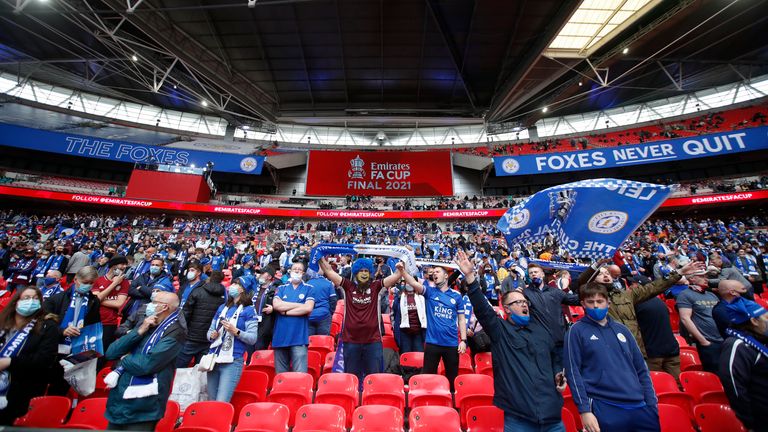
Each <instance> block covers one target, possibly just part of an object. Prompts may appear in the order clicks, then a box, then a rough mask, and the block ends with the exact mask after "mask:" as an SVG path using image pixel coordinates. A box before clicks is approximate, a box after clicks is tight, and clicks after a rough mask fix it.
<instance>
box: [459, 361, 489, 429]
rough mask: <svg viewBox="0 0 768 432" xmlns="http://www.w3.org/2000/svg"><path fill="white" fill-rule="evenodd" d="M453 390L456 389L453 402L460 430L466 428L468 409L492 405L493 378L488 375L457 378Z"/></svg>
mask: <svg viewBox="0 0 768 432" xmlns="http://www.w3.org/2000/svg"><path fill="white" fill-rule="evenodd" d="M453 388H454V389H456V397H455V402H456V408H458V409H459V416H460V417H461V427H462V428H466V427H467V411H468V410H469V409H470V408H472V407H476V406H486V405H493V378H491V377H490V376H488V375H480V374H471V375H460V376H457V377H456V379H455V380H454V382H453Z"/></svg>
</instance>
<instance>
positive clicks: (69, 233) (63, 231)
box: [56, 227, 80, 240]
mask: <svg viewBox="0 0 768 432" xmlns="http://www.w3.org/2000/svg"><path fill="white" fill-rule="evenodd" d="M78 234H80V230H79V229H76V228H67V227H59V230H58V231H57V232H56V238H58V239H63V240H69V239H71V238H73V237H75V236H76V235H78Z"/></svg>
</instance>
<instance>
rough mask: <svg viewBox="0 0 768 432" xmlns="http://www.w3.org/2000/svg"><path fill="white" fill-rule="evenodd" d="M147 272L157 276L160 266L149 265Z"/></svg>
mask: <svg viewBox="0 0 768 432" xmlns="http://www.w3.org/2000/svg"><path fill="white" fill-rule="evenodd" d="M149 274H151V275H152V276H157V275H159V274H160V266H150V267H149Z"/></svg>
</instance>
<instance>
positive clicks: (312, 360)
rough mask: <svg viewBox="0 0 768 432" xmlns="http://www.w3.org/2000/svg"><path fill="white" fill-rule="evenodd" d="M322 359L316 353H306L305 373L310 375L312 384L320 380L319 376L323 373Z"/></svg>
mask: <svg viewBox="0 0 768 432" xmlns="http://www.w3.org/2000/svg"><path fill="white" fill-rule="evenodd" d="M323 361H324V358H323V357H321V356H320V353H319V352H317V351H307V372H308V373H309V374H310V375H312V381H313V382H314V383H316V382H317V380H318V379H320V374H321V373H322V371H323Z"/></svg>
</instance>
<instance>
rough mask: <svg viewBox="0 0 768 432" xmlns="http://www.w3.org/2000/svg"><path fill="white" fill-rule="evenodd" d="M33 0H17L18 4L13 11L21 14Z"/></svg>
mask: <svg viewBox="0 0 768 432" xmlns="http://www.w3.org/2000/svg"><path fill="white" fill-rule="evenodd" d="M31 2H32V0H16V6H15V7H14V8H13V13H15V14H20V13H21V12H22V11H23V10H24V8H25V7H27V5H29V4H30V3H31Z"/></svg>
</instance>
